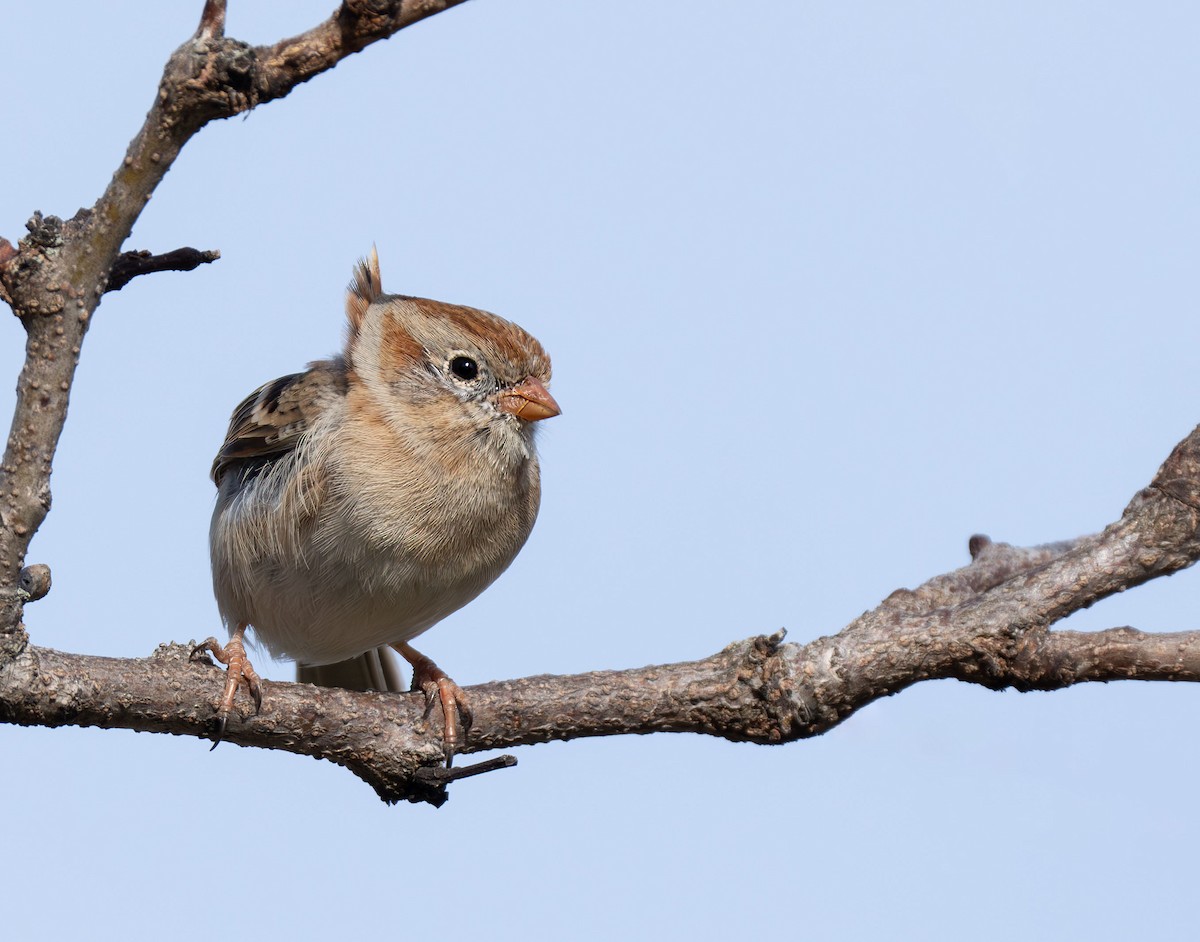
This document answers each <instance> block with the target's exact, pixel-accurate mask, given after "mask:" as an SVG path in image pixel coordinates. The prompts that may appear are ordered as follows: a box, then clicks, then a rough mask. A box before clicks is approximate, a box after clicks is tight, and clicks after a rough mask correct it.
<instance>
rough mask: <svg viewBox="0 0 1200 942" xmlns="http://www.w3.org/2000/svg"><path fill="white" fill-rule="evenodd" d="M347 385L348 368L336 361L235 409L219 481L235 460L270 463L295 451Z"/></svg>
mask: <svg viewBox="0 0 1200 942" xmlns="http://www.w3.org/2000/svg"><path fill="white" fill-rule="evenodd" d="M345 383H346V378H345V370H344V369H343V368H342V367H341V364H340V363H337V362H335V361H331V362H322V363H314V364H313V366H312V369H309V370H306V371H305V372H303V373H292V374H290V375H288V376H281V377H279V379H275V380H272V381H271V382H269V383H265V384H263V385H262V386H259V387H258V389H256V390H254V392H252V393H251V394H250V395H249V396H247V397H246V398H245V399H244V400H242V402H241V404H240V405H239V406H238V407H237V408H236V409H234V410H233V415H232V416H231V417H230V419H229V431H228V433H226V435H225V443H224V444H223V445H222V446H221V450H220V451H219V452H217V457H216V458H215V459H213V465H212V479H213V481H214V482H215V483H216V484H218V485H219V484H220V483H221V477H222V475H224V473H225V472H226V471H227V470H228V469H229V467H230V466H231V465H233V464H235V463H238V462H243V461H252V462H257V463H269V462H270V460H271V459H273V458H280V457H283V456H284V455H286V454H288V453H289V452H291V451H292V450H294V449H295V448H296V446H297V445H298V444H299V443H300V440H301V439H302V438H303V437H304V433H305V432H306V431H307V430H308V428H309V426H310V425H311V424H312V422H313V420H315V419H316V417H317V416H318V415H320V414H321V411H322V409H323V408H324V407H325V404H326V403H327V402H328V401H329V396H330V394H334V395H337V394H339V393H342V392H344V390H345Z"/></svg>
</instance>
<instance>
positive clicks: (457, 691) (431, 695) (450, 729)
mask: <svg viewBox="0 0 1200 942" xmlns="http://www.w3.org/2000/svg"><path fill="white" fill-rule="evenodd" d="M393 647H394V648H395V649H396V650H397V651H398V652H399V653H400V655H401V656H402V657H403V658H404V659H405V660H406V661H408V663H409V664H411V665H412V669H413V679H412V689H413V690H419V691H421V692H422V693H423V694H425V716H426V717H427V718H428V716H429V715H430V713H432V712H433V706H434V704H435V703H440V704H441V706H442V752H443V753H444V754H445V756H446V768H450V766H451V765H452V764H453V762H454V753H455V752H457V751H458V750H459V749H460V748H461V747H462V746H465V745H466V743H467V733H468V732H469V731H470V729H471V722H472V720H473V719H474V714H472V712H471V705H470V703H468V702H467V695H466V694H465V693H463V689H462V688H461V687H460V686H459V685H458V684H456V683H455V682H454V681H453V680H451V679H450V678H449V677H447V676H446V672H445V671H443V670H442V669H441V668H440V667H438V666H437V664H435V663H434V662H433V660H432V659H431V658H428V657H426V656H425V655H424V654H421V653H420V652H419V651H417V650H415V649H413V648H411V647H409V646H408V645H407V644H397V645H393Z"/></svg>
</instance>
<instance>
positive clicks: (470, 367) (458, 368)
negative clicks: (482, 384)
mask: <svg viewBox="0 0 1200 942" xmlns="http://www.w3.org/2000/svg"><path fill="white" fill-rule="evenodd" d="M450 372H451V373H453V374H454V375H455V376H457V377H458V378H459V379H465V380H472V379H474V378H475V377H476V376H478V375H479V364H478V363H476V362H475V360H473V359H472V358H471V357H467V356H463V355H461V354H459V355H458V356H456V357H451V358H450Z"/></svg>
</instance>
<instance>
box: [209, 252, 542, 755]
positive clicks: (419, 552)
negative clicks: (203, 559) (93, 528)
mask: <svg viewBox="0 0 1200 942" xmlns="http://www.w3.org/2000/svg"><path fill="white" fill-rule="evenodd" d="M346 314H347V317H348V319H349V329H348V331H347V337H346V344H345V350H344V351H343V353H342V355H341V356H338V357H335V358H333V359H330V360H321V361H318V362H316V363H313V364H311V365H310V366H309V368H308V370H306V371H305V372H303V373H294V374H292V375H291V376H284V377H281V378H280V379H277V380H275V381H274V382H270V383H267V384H266V385H265V386H262V387H260V388H259V389H257V390H256V391H255V392H253V393H251V394H250V396H249V397H248V398H247V399H246V400H245V401H244V402H243V403H242V404H241V405H239V406H238V407H237V409H235V410H234V413H233V417H232V419H231V420H230V424H229V433H228V435H227V436H226V439H225V444H224V445H222V446H221V450H220V452H219V453H218V454H217V457H216V460H215V461H214V462H213V467H212V477H213V480H214V481H215V482H216V484H217V488H218V493H217V505H216V509H215V510H214V511H213V518H212V528H211V531H210V537H209V539H210V546H211V552H212V572H213V589H214V591H215V593H216V597H217V605H218V607H219V608H220V611H221V617H222V618H223V619H224V621H225V624H226V627H227V628H228V629H229V633H230V640H229V642H228V643H227V644H226V645H224V646H222V645H220V644H219V643H218V642H217V641H216V639H214V638H209V639H208V640H207V641H205V642H204V643H203V644H201V645H198V646H197V648H196V651H197V652H198V651H200V650H207V651H210V652H212V653H213V654H214V655H215V656H216V658H217V659H218V660H219V661H221V663H223V664H226V665H227V677H226V683H225V690H224V693H223V695H222V697H221V699H220V701H219V703H218V706H217V716H218V731H217V737H216V738H217V740H218V741H219V739H220V735H221V733H222V732H223V731H224V728H225V719H226V717H227V716H228V714H229V711H230V709H231V708H232V706H233V701H234V695H235V694H236V692H237V689H238V687H239V686H241V687H244V688H245V689H247V690H248V691H249V692H250V694H251V696H252V697H253V698H254V700H255V703H256V705H259V706H261V701H262V693H261V687H260V684H259V678H258V675H257V674H256V673H255V672H254V669H253V667H251V665H250V662H249V661H248V660H247V658H246V651H245V645H244V643H243V636H244V634H245V632H246V629H247V628H248V627H253V629H254V634H255V636H256V637H257V639H258V640H259V641H260V642H261V643H262V644H263V645H265V646H266V648H267V649H268V650H269V651H270V652H271V654H272V655H275V656H279V655H283V656H286V657H290V658H293V659H295V660H296V661H297V664H298V670H299V678H300V679H301V680H307V681H311V682H314V683H320V684H324V685H329V686H346V687H351V688H355V689H363V690H366V689H376V690H389V689H399V684H398V676H397V672H396V669H395V666H394V665H393V664H392V662H391V659H390V657H389V655H388V652H387V646H390V647H392V648H394V649H395V650H396V651H398V652H399V653H400V654H401V655H402V656H403V657H404V658H405V659H406V660H408V662H409V663H410V664H411V665H412V667H413V684H412V688H413V689H414V690H416V689H421V690H422V691H424V693H425V696H426V699H427V702H428V703H429V705H430V706H432V705H433V703H434V702H435V698H436V699H437V700H440V702H441V706H442V711H443V714H444V717H445V723H444V746H445V751H446V761H447V763H449V761H450V759H451V757H452V756H453V754H454V750H455V748H456V747H458V746H459V744H460V743H461V742H462V738H461V735H465V734H460V732H459V729H460V724H459V720H460V714H461V720H462V726H463V728H464V729H465V728H469V726H470V722H471V714H470V710H469V707H468V705H467V702H466V700H465V698H464V697H463V693H462V691H461V690H460V689H459V688H458V686H457V685H456V684H455V683H454V682H453V681H452V680H450V679H449V678H448V677H447V676H446V675H445V674H444V673H443V672H442V671H441V670H439V669H438V667H437V665H436V664H434V663H433V661H431V660H430V659H429V658H427V657H425V656H424V655H422V654H420V653H418V652H417V651H415V650H413V648H411V647H410V646H409V644H408V641H409V640H410V639H411V638H414V637H416V636H417V635H419V634H420V633H421V632H423V631H425V629H427V628H429V627H430V626H432V625H433V624H435V623H436V622H438V621H439V620H441V619H442V618H445V617H446V616H447V615H449V614H450V613H451V612H453V611H456V610H457V609H459V608H461V607H462V606H463V605H466V604H467V603H468V602H470V601H471V599H473V598H475V596H477V595H478V594H479V593H480V592H482V591H483V590H484V589H485V588H487V587H488V585H490V584H491V583H492V581H493V580H494V579H495V578H496V577H497V576H499V575H500V573H502V572H503V571H504V570H505V569H506V568H507V567H508V564H509V563H511V562H512V561H513V557H515V556H516V554H517V551H518V550H520V548H521V546H522V545H523V544H524V542H525V539H526V537H528V536H529V531H530V529H531V528H532V527H533V521H534V518H535V517H536V516H537V511H538V499H539V496H540V493H541V486H540V479H539V472H538V461H537V454H536V452H535V450H534V431H535V429H536V426H535V423H536V422H537V421H538V420H540V419H545V418H549V417H551V416H555V415H558V414H559V408H558V404H557V403H556V402H555V401H554V398H553V397H552V396H551V395H550V393H549V392H547V391H546V384H547V383H548V382H549V381H550V359H549V357H547V356H546V353H545V351H544V350H543V349H542V346H541V344H539V343H538V342H537V340H535V339H534V338H533V337H531V336H530V335H529V334H527V333H526V332H525V331H524V330H522V329H521V328H520V327H518V326H516V325H515V324H511V323H509V322H508V321H506V320H503V319H502V318H499V317H497V316H496V315H494V314H489V313H487V312H486V311H478V310H475V309H473V308H468V307H459V306H457V305H453V304H442V303H440V302H437V301H426V300H423V299H420V298H409V297H403V296H401V295H388V294H384V293H383V290H382V287H381V283H380V277H379V260H378V257H377V256H376V255H375V254H374V253H372V256H371V258H370V259H369V260H366V261H362V262H359V264H358V266H357V267H356V269H355V273H354V279H353V281H352V282H351V284H350V288H349V292H348V295H347V299H346Z"/></svg>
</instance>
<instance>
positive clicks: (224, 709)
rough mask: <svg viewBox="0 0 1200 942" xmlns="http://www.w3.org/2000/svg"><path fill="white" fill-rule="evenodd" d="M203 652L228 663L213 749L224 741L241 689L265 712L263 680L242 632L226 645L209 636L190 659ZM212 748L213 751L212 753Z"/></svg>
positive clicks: (256, 707) (218, 704) (256, 710)
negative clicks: (239, 689)
mask: <svg viewBox="0 0 1200 942" xmlns="http://www.w3.org/2000/svg"><path fill="white" fill-rule="evenodd" d="M201 651H207V652H209V653H210V654H212V656H213V657H214V658H216V659H217V660H218V661H219V662H220V663H222V664H224V665H225V689H224V690H223V691H222V693H221V699H220V700H218V701H217V716H216V731H215V733H214V735H213V744H212V749H216V748H217V746H219V745H220V744H221V740H222V738H223V737H224V736H225V726H226V723H227V722H228V719H229V713H230V711H231V710H232V709H233V701H234V698H235V697H236V696H237V692H238V688H239V687H244V688H245V689H246V692H247V693H249V694H250V698H251V699H252V700H253V701H254V712H255V713H261V712H262V681H261V679H260V678H259V676H258V673H257V672H256V671H255V670H254V667H253V666H252V665H251V663H250V659H249V658H248V657H246V646H245V644H243V642H242V637H241V632H237V633H235V634H234V636H233V637H232V638H230V639H229V643H228V644H226V645H224V646H222V645H221V643H220V642H219V641H217V639H216V638H208V639H206V640H204V641H202V642H200V644H198V645H196V646H195V647H194V648H192V653H191V654H190V655H189V660H194V659H195V657H196V655H197V654H199V653H200V652H201ZM212 749H210V750H209V752H212Z"/></svg>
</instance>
